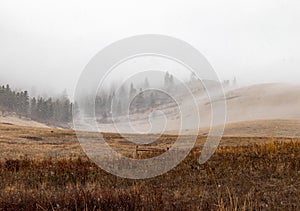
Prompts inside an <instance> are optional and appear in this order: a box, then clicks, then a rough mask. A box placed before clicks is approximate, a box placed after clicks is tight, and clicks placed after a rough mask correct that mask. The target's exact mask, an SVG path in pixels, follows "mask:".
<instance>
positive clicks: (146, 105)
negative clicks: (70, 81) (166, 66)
mask: <svg viewBox="0 0 300 211" xmlns="http://www.w3.org/2000/svg"><path fill="white" fill-rule="evenodd" d="M149 87H150V84H149V81H148V78H145V80H144V82H143V83H142V84H140V85H139V86H137V85H135V84H134V83H131V84H130V85H129V87H125V86H122V87H120V88H119V89H118V90H115V89H111V90H110V92H101V93H98V94H97V96H96V99H95V101H94V99H93V98H92V97H89V96H85V97H84V100H83V102H84V103H85V104H84V105H83V109H84V113H85V115H87V116H90V117H92V116H93V115H94V113H93V112H94V110H93V109H91V108H93V105H95V115H96V117H97V118H98V120H100V121H101V122H108V121H109V119H110V118H111V116H112V114H113V115H116V116H122V115H124V114H126V113H127V112H128V110H129V112H130V113H141V112H145V111H146V110H149V109H152V108H155V107H158V106H161V105H164V104H168V103H169V102H170V100H171V99H170V97H169V96H168V95H166V94H165V93H163V92H158V91H152V90H147V89H148V88H149ZM161 88H162V89H163V90H165V91H167V92H169V91H172V90H175V82H174V78H173V75H172V74H169V73H168V72H166V73H165V76H164V85H163V87H161ZM128 105H130V106H129V107H128Z"/></svg>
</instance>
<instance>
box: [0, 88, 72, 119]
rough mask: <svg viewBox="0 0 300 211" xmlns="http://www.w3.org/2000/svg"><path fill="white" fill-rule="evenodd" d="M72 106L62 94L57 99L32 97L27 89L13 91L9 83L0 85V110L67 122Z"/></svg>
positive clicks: (70, 115)
mask: <svg viewBox="0 0 300 211" xmlns="http://www.w3.org/2000/svg"><path fill="white" fill-rule="evenodd" d="M72 106H73V104H72V103H71V102H70V100H69V99H68V98H67V97H66V96H63V97H61V98H59V99H56V100H53V99H52V98H47V99H45V98H43V97H37V98H36V97H32V98H30V97H29V95H28V91H20V92H16V91H13V90H12V89H11V88H10V86H9V85H6V86H1V87H0V111H1V114H2V115H5V113H12V112H14V113H16V114H18V115H20V116H26V117H29V118H31V119H33V120H36V121H40V122H49V123H50V122H61V123H67V122H69V121H71V120H72Z"/></svg>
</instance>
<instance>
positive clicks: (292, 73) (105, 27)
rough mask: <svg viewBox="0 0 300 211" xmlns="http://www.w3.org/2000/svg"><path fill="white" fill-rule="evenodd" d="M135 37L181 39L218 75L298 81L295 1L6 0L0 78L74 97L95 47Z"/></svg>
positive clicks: (0, 21)
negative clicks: (73, 94) (74, 91)
mask: <svg viewBox="0 0 300 211" xmlns="http://www.w3.org/2000/svg"><path fill="white" fill-rule="evenodd" d="M138 34H164V35H169V36H173V37H176V38H179V39H182V40H185V41H186V42H188V43H190V44H191V45H193V46H194V47H196V48H197V49H198V50H199V51H200V52H201V53H202V54H203V55H204V56H205V57H206V58H207V59H208V61H209V62H210V63H211V65H212V66H213V67H214V69H215V71H216V72H217V74H218V75H219V76H220V78H222V79H232V78H233V77H234V76H236V77H237V79H238V81H241V82H243V83H249V82H251V83H253V82H280V81H281V82H299V83H300V71H299V70H300V1H299V0H251V1H250V0H249V1H241V0H226V1H224V0H220V1H216V0H209V1H196V0H195V1H187V0H184V1H174V0H163V1H161V0H160V1H155V0H151V1H141V0H136V1H129V0H126V1H112V0H110V1H105V2H104V1H99V0H98V1H74V0H70V1H62V0H60V1H58V0H51V1H41V0H27V1H21V0H20V1H13V0H7V1H5V0H3V1H1V2H0V83H10V84H12V85H14V86H19V87H22V88H23V87H26V88H28V89H29V90H30V89H31V87H34V86H35V87H38V88H40V87H41V89H42V90H43V92H44V91H45V90H46V89H47V90H51V91H54V92H60V91H62V90H63V89H64V88H66V89H67V90H68V92H69V94H72V92H73V90H74V88H75V85H76V82H77V80H78V77H79V76H80V73H81V71H82V70H83V68H84V67H85V65H86V64H87V63H88V62H89V60H90V59H91V58H92V57H93V56H94V55H95V54H96V53H97V52H98V51H100V50H101V49H102V48H104V47H105V46H107V45H109V44H110V43H112V42H115V41H117V40H120V39H122V38H125V37H129V36H133V35H138Z"/></svg>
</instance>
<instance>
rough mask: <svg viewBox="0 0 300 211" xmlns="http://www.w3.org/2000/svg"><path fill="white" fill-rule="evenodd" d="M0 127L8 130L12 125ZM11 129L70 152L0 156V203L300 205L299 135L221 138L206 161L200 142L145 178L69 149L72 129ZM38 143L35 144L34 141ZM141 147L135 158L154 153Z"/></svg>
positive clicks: (60, 206) (34, 206)
mask: <svg viewBox="0 0 300 211" xmlns="http://www.w3.org/2000/svg"><path fill="white" fill-rule="evenodd" d="M1 128H2V129H3V128H6V129H7V128H10V130H13V128H14V126H10V125H6V126H2V127H1ZM19 129H20V128H19ZM17 131H18V132H17ZM33 131H35V132H33ZM15 133H16V134H17V135H18V134H19V135H18V136H19V137H22V138H20V139H19V140H18V141H21V140H23V139H24V137H25V138H27V137H39V139H36V138H29V139H27V140H28V142H30V143H31V144H32V143H33V142H35V143H36V144H35V145H36V146H38V145H39V146H40V149H43V147H45V146H47V144H45V143H48V145H49V146H51V147H50V148H48V150H51V149H54V147H53V146H55V144H54V143H53V142H52V141H54V139H55V138H54V137H55V136H56V138H57V139H58V141H57V143H58V145H56V146H60V144H62V143H61V142H62V139H63V140H64V141H65V144H66V145H65V147H66V148H65V150H67V151H66V152H65V154H63V155H64V156H61V154H59V153H61V152H63V151H61V150H58V151H57V152H56V153H53V154H52V158H51V156H48V158H47V156H45V157H44V158H41V157H40V156H37V157H32V158H26V157H24V156H23V157H15V158H11V157H2V161H1V162H0V181H1V183H0V209H1V210H70V209H71V210H158V209H166V210H175V209H176V210H178V209H181V210H196V209H198V210H257V209H267V210H274V209H280V210H284V209H287V210H297V209H299V208H300V203H299V199H300V176H299V175H300V142H299V141H298V140H297V139H294V140H292V139H287V140H284V139H277V138H268V140H267V141H268V142H266V143H264V142H265V139H263V140H258V141H256V142H254V143H252V144H251V140H255V138H248V140H247V141H245V142H244V143H248V144H247V146H234V145H233V144H229V145H226V144H223V146H221V147H219V148H218V149H217V151H216V153H215V154H214V155H213V156H212V158H211V159H210V160H209V161H208V162H207V163H206V164H204V165H200V164H198V162H197V159H198V157H199V153H200V148H201V147H200V148H199V147H197V148H195V149H194V150H193V151H192V152H191V153H190V154H189V156H188V157H187V158H186V159H185V160H184V162H182V163H181V164H180V165H178V166H177V167H176V168H175V169H173V170H171V171H170V172H168V173H166V174H164V175H161V176H158V177H156V178H152V179H146V180H129V179H122V178H118V177H116V176H113V175H110V174H108V173H106V172H105V171H103V170H101V169H100V168H99V167H97V166H96V165H95V164H93V163H92V162H91V161H89V160H88V159H87V158H86V157H84V155H83V154H81V153H82V152H81V151H80V150H78V149H77V147H74V149H75V148H76V150H75V151H73V152H72V150H70V149H71V148H70V146H68V145H72V144H74V143H73V141H72V138H71V137H72V136H73V135H72V134H73V132H71V131H63V130H55V131H52V132H51V130H48V129H33V130H32V132H31V135H28V134H25V135H24V133H25V132H24V131H23V132H20V130H16V131H15ZM32 133H35V134H32ZM7 134H8V133H7ZM7 134H5V133H1V145H8V144H9V143H10V142H13V141H14V140H12V139H10V140H8V141H7V143H3V140H4V138H3V137H4V136H5V135H6V136H7V137H6V139H8V138H9V137H8V136H9V135H7ZM47 137H48V138H47ZM49 137H50V138H49ZM62 137H64V138H62ZM109 137H111V138H112V137H113V138H114V139H117V140H118V139H119V138H120V137H118V135H116V134H107V137H106V138H109ZM163 139H164V140H169V142H170V143H171V142H172V141H171V140H172V137H169V138H168V136H164V137H163ZM226 139H227V140H225V141H223V142H224V143H226V142H230V141H232V142H234V141H238V138H237V137H235V138H233V139H232V140H230V137H227V138H226ZM243 139H246V137H245V138H240V139H239V141H241V142H243ZM120 142H122V141H120V140H119V142H118V143H120ZM51 143H52V145H51ZM259 143H261V144H259ZM17 144H18V145H21V146H22V144H20V143H17ZM43 144H44V145H43ZM35 145H33V144H32V146H33V147H36V146H35ZM122 146H125V145H122ZM60 147H62V146H60ZM28 150H29V148H28ZM68 150H69V151H68ZM77 150H78V151H77ZM12 152H13V150H12ZM28 152H29V151H28ZM140 153H142V154H141V156H140V157H149V156H155V155H156V153H158V152H149V151H145V152H140ZM47 155H50V154H49V153H48V154H47ZM55 155H58V156H55ZM67 155H69V157H68V156H67ZM75 155H76V156H75ZM77 155H82V156H77ZM76 157H77V158H76Z"/></svg>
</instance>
